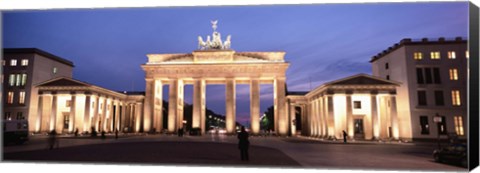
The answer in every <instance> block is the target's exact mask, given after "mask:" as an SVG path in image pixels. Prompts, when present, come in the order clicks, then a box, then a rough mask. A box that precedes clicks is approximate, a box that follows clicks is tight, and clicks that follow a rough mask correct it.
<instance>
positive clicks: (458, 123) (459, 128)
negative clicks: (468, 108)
mask: <svg viewBox="0 0 480 173" xmlns="http://www.w3.org/2000/svg"><path fill="white" fill-rule="evenodd" d="M453 118H454V120H455V132H457V135H459V136H463V120H462V116H454V117H453Z"/></svg>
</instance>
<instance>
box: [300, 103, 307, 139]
mask: <svg viewBox="0 0 480 173" xmlns="http://www.w3.org/2000/svg"><path fill="white" fill-rule="evenodd" d="M307 104H308V103H307ZM301 109H302V111H301V115H302V136H307V135H308V130H307V128H308V127H307V126H308V125H307V115H306V109H307V108H306V105H302V106H301Z"/></svg>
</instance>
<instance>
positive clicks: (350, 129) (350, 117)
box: [346, 93, 355, 139]
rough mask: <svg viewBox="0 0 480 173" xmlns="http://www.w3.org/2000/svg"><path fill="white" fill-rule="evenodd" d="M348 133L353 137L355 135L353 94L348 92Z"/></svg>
mask: <svg viewBox="0 0 480 173" xmlns="http://www.w3.org/2000/svg"><path fill="white" fill-rule="evenodd" d="M346 97H347V99H346V100H347V102H346V105H347V134H348V137H349V138H350V139H351V138H353V135H354V132H355V131H354V125H353V115H352V95H351V94H349V93H347V95H346Z"/></svg>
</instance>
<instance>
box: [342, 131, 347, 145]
mask: <svg viewBox="0 0 480 173" xmlns="http://www.w3.org/2000/svg"><path fill="white" fill-rule="evenodd" d="M342 132H343V143H347V132H345V130H342Z"/></svg>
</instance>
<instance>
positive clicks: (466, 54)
mask: <svg viewBox="0 0 480 173" xmlns="http://www.w3.org/2000/svg"><path fill="white" fill-rule="evenodd" d="M465 57H466V58H470V53H469V52H468V50H467V51H465Z"/></svg>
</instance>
